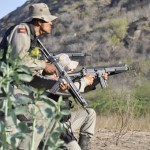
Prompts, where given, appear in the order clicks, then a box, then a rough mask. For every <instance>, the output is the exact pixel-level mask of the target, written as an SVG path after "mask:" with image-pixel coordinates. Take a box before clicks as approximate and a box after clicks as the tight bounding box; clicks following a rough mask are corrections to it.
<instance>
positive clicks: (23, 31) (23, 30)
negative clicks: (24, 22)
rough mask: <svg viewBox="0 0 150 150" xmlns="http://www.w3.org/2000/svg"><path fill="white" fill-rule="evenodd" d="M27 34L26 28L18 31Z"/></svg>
mask: <svg viewBox="0 0 150 150" xmlns="http://www.w3.org/2000/svg"><path fill="white" fill-rule="evenodd" d="M26 32H27V30H26V28H19V29H18V33H26Z"/></svg>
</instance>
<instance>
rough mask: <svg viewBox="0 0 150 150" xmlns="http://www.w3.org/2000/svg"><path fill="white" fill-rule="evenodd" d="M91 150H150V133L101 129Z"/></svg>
mask: <svg viewBox="0 0 150 150" xmlns="http://www.w3.org/2000/svg"><path fill="white" fill-rule="evenodd" d="M91 150H150V132H142V131H127V132H125V133H121V134H119V131H110V130H106V129H99V130H97V131H96V134H95V137H94V138H93V139H92V148H91Z"/></svg>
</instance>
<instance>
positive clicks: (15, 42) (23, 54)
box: [7, 24, 45, 70]
mask: <svg viewBox="0 0 150 150" xmlns="http://www.w3.org/2000/svg"><path fill="white" fill-rule="evenodd" d="M7 40H8V43H9V46H10V48H11V49H12V53H11V54H12V55H11V56H12V58H13V57H14V56H15V57H16V56H19V57H20V58H21V59H22V61H21V63H22V64H25V65H26V66H28V67H30V68H31V69H33V70H40V69H44V68H45V62H44V61H40V60H35V59H33V58H32V57H30V56H29V52H28V51H29V49H30V45H31V39H30V31H29V29H28V27H27V25H25V24H20V25H17V26H16V27H15V28H14V29H13V30H12V32H11V34H10V35H9V36H8V39H7Z"/></svg>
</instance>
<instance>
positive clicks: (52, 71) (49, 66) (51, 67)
mask: <svg viewBox="0 0 150 150" xmlns="http://www.w3.org/2000/svg"><path fill="white" fill-rule="evenodd" d="M44 71H45V72H46V73H47V74H50V75H52V74H56V76H57V77H58V76H59V74H58V72H57V69H56V67H55V66H54V65H53V64H50V63H46V65H45V69H44Z"/></svg>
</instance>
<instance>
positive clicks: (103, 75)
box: [102, 72, 109, 80]
mask: <svg viewBox="0 0 150 150" xmlns="http://www.w3.org/2000/svg"><path fill="white" fill-rule="evenodd" d="M108 75H109V73H107V72H106V73H103V74H102V77H103V78H104V79H105V80H107V79H108Z"/></svg>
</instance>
